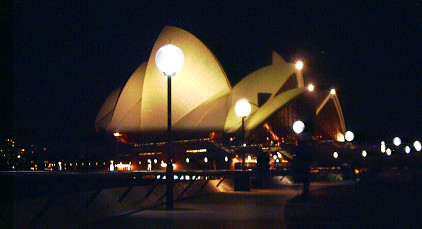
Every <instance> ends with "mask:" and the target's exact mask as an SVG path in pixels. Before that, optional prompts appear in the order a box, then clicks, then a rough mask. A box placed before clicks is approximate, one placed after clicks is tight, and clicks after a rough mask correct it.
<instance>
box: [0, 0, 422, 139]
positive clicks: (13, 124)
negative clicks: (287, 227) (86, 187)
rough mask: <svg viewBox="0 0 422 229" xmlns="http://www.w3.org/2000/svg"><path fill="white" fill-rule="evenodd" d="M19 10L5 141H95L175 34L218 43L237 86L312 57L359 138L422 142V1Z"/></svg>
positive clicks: (321, 82) (49, 4)
mask: <svg viewBox="0 0 422 229" xmlns="http://www.w3.org/2000/svg"><path fill="white" fill-rule="evenodd" d="M14 2H15V3H14V5H11V9H10V12H9V14H10V15H11V19H10V20H9V21H10V24H9V28H11V30H12V33H11V34H12V35H11V36H10V39H11V42H9V43H12V44H13V46H10V47H12V50H13V52H12V53H13V54H12V55H11V57H12V61H10V63H11V64H12V66H11V75H12V76H13V77H12V78H13V79H10V77H9V78H8V79H9V80H8V81H6V84H5V85H6V86H7V88H8V90H6V92H9V93H2V96H3V97H6V98H5V100H4V101H9V102H5V103H3V105H2V106H5V107H6V109H5V110H6V111H7V112H3V113H2V116H3V117H2V124H4V126H5V127H6V128H5V129H4V130H2V131H4V133H2V136H14V137H15V138H16V139H17V140H20V141H25V142H30V141H34V142H36V141H38V142H40V141H41V142H43V141H45V142H51V141H53V142H54V141H58V140H63V139H67V140H69V141H72V140H73V139H75V141H76V140H77V139H83V137H84V136H86V135H87V134H91V133H93V123H94V121H95V118H96V115H97V112H98V110H99V108H100V107H101V105H102V103H103V102H104V100H105V98H106V97H107V96H108V95H109V94H110V93H111V92H112V91H113V90H114V89H115V88H117V87H118V86H123V85H124V83H125V82H126V81H127V80H128V79H129V77H130V76H131V74H132V73H133V72H134V71H135V69H136V68H137V67H138V66H139V65H140V64H141V62H146V61H148V58H149V55H150V51H151V49H152V47H153V45H154V42H155V39H156V38H157V37H158V35H159V33H160V31H161V30H162V29H163V27H164V26H165V25H171V26H176V27H180V28H182V29H184V30H186V31H188V32H190V33H192V34H194V35H195V36H196V37H197V38H199V39H200V40H201V41H202V42H203V43H204V44H205V45H207V46H208V47H209V48H210V50H211V51H212V52H213V53H214V54H215V55H216V57H217V59H218V60H219V61H220V62H221V64H222V66H223V68H224V70H225V71H226V73H227V76H228V78H229V79H230V81H231V83H232V85H234V84H235V83H237V82H238V81H239V80H240V79H241V78H243V77H245V76H246V75H247V74H248V73H250V72H252V71H254V70H257V69H259V68H260V67H263V66H265V65H268V64H270V63H271V51H272V50H274V51H276V52H278V53H279V54H280V55H281V56H283V57H284V58H285V59H286V60H287V61H289V62H295V61H296V60H297V59H301V60H303V61H304V62H305V70H304V76H305V78H308V79H311V81H312V82H314V84H315V85H317V87H322V88H327V89H328V88H331V87H334V88H336V89H337V92H338V95H339V99H340V103H341V104H342V108H343V112H344V116H345V120H346V127H347V129H349V130H352V131H354V132H355V133H358V134H361V135H362V136H366V137H369V139H371V140H373V141H375V140H376V141H378V140H386V141H390V140H391V139H392V138H393V137H394V136H396V135H397V136H401V137H402V138H408V139H409V140H415V139H419V140H421V137H422V130H421V129H422V128H421V127H422V125H421V121H422V112H421V107H422V102H421V101H422V96H421V92H422V91H421V88H422V87H421V86H422V85H421V77H422V75H421V72H422V71H421V70H422V68H421V66H422V65H421V60H422V58H421V51H422V49H421V47H422V45H421V43H422V38H421V31H422V27H421V26H422V23H421V17H420V12H422V11H421V3H420V1H414V2H413V1H391V2H390V1H375V2H376V4H375V3H368V2H370V1H363V2H364V3H362V2H360V3H359V4H352V3H350V2H354V1H332V2H331V4H323V3H322V2H325V1H309V2H308V1H306V2H301V1H291V2H294V3H285V4H281V3H274V2H278V1H271V2H273V3H265V4H264V3H259V4H258V3H242V4H233V3H228V2H229V1H201V3H199V1H191V2H184V3H182V2H180V1H169V2H166V1H162V2H161V3H159V1H130V3H123V2H125V1H123V2H122V1H105V2H103V1H14ZM3 33H4V31H3ZM5 44H6V45H7V42H6V43H3V45H2V47H3V46H5ZM10 47H9V48H10ZM3 65H4V63H3ZM7 94H9V95H7ZM3 114H4V115H3Z"/></svg>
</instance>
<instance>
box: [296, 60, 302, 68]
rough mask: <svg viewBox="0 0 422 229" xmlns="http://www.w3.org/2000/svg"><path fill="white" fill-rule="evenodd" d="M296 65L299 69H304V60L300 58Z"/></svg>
mask: <svg viewBox="0 0 422 229" xmlns="http://www.w3.org/2000/svg"><path fill="white" fill-rule="evenodd" d="M295 67H296V69H297V70H302V68H303V62H302V61H300V60H299V61H298V62H296V65H295Z"/></svg>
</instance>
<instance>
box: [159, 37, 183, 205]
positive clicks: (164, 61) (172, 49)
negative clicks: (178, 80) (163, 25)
mask: <svg viewBox="0 0 422 229" xmlns="http://www.w3.org/2000/svg"><path fill="white" fill-rule="evenodd" d="M184 62H185V56H184V54H183V51H182V50H181V49H180V48H179V47H177V46H175V45H172V44H168V45H165V46H163V47H161V48H160V49H158V51H157V54H156V55H155V64H156V65H157V68H158V69H159V70H160V71H161V72H163V73H164V75H165V76H166V77H167V141H168V143H167V166H166V209H167V210H172V209H173V161H174V153H173V141H172V132H171V77H173V76H174V75H175V74H176V72H177V71H179V70H180V69H181V68H182V66H183V64H184Z"/></svg>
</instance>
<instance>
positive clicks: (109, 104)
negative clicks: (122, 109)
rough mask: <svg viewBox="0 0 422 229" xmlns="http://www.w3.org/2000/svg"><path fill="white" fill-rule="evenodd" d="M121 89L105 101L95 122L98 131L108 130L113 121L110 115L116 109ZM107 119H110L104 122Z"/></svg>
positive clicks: (116, 90) (117, 89)
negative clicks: (99, 129)
mask: <svg viewBox="0 0 422 229" xmlns="http://www.w3.org/2000/svg"><path fill="white" fill-rule="evenodd" d="M121 89H122V88H121V87H118V88H116V89H115V90H114V91H113V92H112V93H111V94H110V95H109V96H108V97H107V98H106V100H105V101H104V103H103V105H102V106H101V108H100V111H99V112H98V114H97V118H96V119H95V122H94V127H95V128H96V129H97V128H101V129H107V127H108V125H109V124H110V121H111V117H109V116H110V113H111V114H113V113H114V108H115V107H116V103H117V100H118V99H119V95H120V92H121ZM106 117H109V120H104V119H105V118H106ZM100 124H101V125H100Z"/></svg>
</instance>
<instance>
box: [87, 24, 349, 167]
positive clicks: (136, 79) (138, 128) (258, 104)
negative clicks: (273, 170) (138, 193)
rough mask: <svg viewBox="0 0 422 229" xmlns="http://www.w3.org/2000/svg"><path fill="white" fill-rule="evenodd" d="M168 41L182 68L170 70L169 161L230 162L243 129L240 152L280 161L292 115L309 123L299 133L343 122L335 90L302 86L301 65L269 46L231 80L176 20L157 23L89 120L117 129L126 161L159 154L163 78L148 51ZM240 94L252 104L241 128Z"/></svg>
mask: <svg viewBox="0 0 422 229" xmlns="http://www.w3.org/2000/svg"><path fill="white" fill-rule="evenodd" d="M169 42H170V43H171V44H174V45H176V46H178V47H180V48H181V49H182V50H183V52H184V55H185V64H184V66H183V68H182V69H181V70H180V72H178V73H177V75H176V76H175V77H174V78H172V129H173V131H174V132H175V134H174V136H175V137H176V142H175V146H174V147H175V148H174V151H175V153H176V161H177V162H178V163H176V169H195V168H200V169H202V168H203V169H213V168H234V167H235V165H234V164H236V163H237V162H238V161H239V159H238V154H237V153H236V152H237V150H239V149H240V148H242V147H243V146H240V143H241V141H240V140H241V139H243V138H244V137H245V139H246V142H247V144H246V146H245V147H243V150H246V151H247V152H250V153H248V155H247V157H246V158H247V160H248V162H250V163H251V164H252V163H253V162H254V161H256V152H258V151H259V152H260V151H264V152H268V153H269V154H270V156H271V157H272V158H273V157H274V156H275V155H276V156H275V157H274V158H273V160H274V162H275V161H277V163H279V162H280V163H283V162H287V161H288V160H289V159H290V160H291V158H292V156H291V153H289V152H292V148H294V146H295V144H296V142H297V138H298V136H297V135H296V134H295V133H294V132H293V130H292V125H293V123H294V122H295V121H297V120H303V121H305V123H306V124H307V127H308V129H311V131H308V133H306V135H309V136H311V137H312V139H313V140H314V141H344V137H343V134H344V133H345V131H346V128H345V122H344V117H343V113H342V109H341V106H340V102H339V100H338V97H337V94H336V93H335V91H333V90H331V91H321V90H318V89H315V88H314V87H313V86H312V88H311V89H310V88H308V86H307V84H306V83H308V82H306V79H304V77H303V74H302V68H301V67H302V66H301V67H300V68H298V67H297V66H296V63H287V62H286V61H285V60H284V59H283V58H282V57H281V56H280V55H279V54H277V53H275V52H273V54H272V63H271V64H270V65H268V66H264V67H262V68H260V69H258V70H256V71H254V72H252V73H250V74H249V75H247V76H246V77H244V78H243V79H242V80H241V81H240V82H239V83H237V84H236V85H234V86H232V85H231V84H230V82H229V80H228V78H227V76H226V74H225V72H224V70H223V68H222V67H221V65H220V63H219V62H218V60H217V59H216V57H215V56H214V55H213V53H212V52H211V51H210V50H209V49H208V48H207V47H206V46H205V45H204V44H203V43H202V42H201V41H200V40H199V39H197V38H196V37H195V36H194V35H192V34H190V33H189V32H187V31H184V30H182V29H180V28H176V27H165V28H164V29H163V30H162V32H161V33H160V35H159V37H158V38H157V40H156V42H155V44H154V47H153V49H152V51H151V55H150V58H149V60H148V62H145V63H142V64H141V65H140V66H139V67H138V68H137V69H136V71H135V72H134V73H133V74H132V76H131V77H130V78H129V80H128V81H127V83H126V84H125V85H124V87H122V88H117V89H116V90H115V91H113V92H112V93H111V94H110V96H109V97H108V98H107V99H106V100H105V102H104V103H103V105H102V107H101V108H100V110H99V112H98V115H97V118H96V120H95V123H94V127H95V129H96V130H97V131H105V132H109V133H110V134H111V133H116V132H118V133H124V134H123V135H120V136H116V140H117V141H120V142H125V143H132V144H133V145H134V148H133V152H131V153H130V154H126V155H128V157H130V158H128V159H127V160H129V161H131V164H132V165H133V166H134V167H135V168H134V169H152V168H157V169H159V168H160V167H161V164H162V163H161V161H165V154H166V147H165V146H164V145H165V141H166V139H165V137H164V136H165V132H166V129H167V94H166V93H167V79H166V78H165V77H163V74H162V72H160V71H159V70H158V68H157V67H156V64H155V53H156V52H157V50H158V49H159V48H160V47H162V46H163V45H166V44H168V43H169ZM305 84H306V85H305ZM316 88H318V87H316ZM240 99H246V100H248V102H249V103H250V104H251V106H252V110H251V113H250V115H248V116H247V117H246V118H245V120H244V136H240V133H239V132H240V128H241V125H242V119H241V118H240V117H238V116H237V115H236V113H235V109H234V107H235V104H236V102H237V101H239V100H240ZM309 132H312V133H309ZM160 142H161V143H160ZM121 155H123V154H121ZM236 156H237V157H236ZM248 156H249V157H248Z"/></svg>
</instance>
